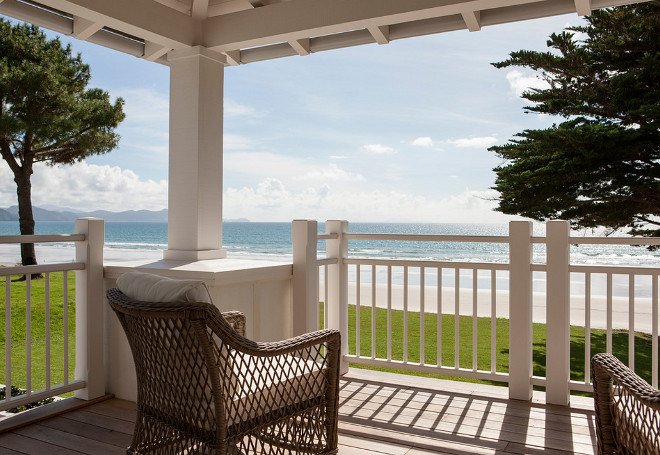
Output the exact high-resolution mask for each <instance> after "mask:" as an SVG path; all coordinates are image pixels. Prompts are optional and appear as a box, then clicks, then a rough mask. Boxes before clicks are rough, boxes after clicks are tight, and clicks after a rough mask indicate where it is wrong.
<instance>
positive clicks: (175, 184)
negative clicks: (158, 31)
mask: <svg viewBox="0 0 660 455" xmlns="http://www.w3.org/2000/svg"><path fill="white" fill-rule="evenodd" d="M167 60H168V62H169V64H170V163H169V166H170V167H169V181H168V184H169V187H168V188H169V192H168V210H169V211H168V217H167V250H166V251H165V252H164V258H165V259H175V260H185V261H197V260H203V259H219V258H223V257H225V256H226V251H225V250H223V249H222V101H223V93H222V90H223V78H224V66H225V63H226V59H225V57H224V56H223V55H222V54H220V53H217V52H213V51H210V50H208V49H206V48H203V47H200V46H195V47H192V48H188V49H181V50H176V51H173V52H170V53H169V54H167Z"/></svg>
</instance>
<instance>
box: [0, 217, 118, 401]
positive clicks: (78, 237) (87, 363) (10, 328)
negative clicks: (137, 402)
mask: <svg viewBox="0 0 660 455" xmlns="http://www.w3.org/2000/svg"><path fill="white" fill-rule="evenodd" d="M103 241H104V223H103V220H100V219H93V218H84V219H78V220H76V222H75V234H62V235H30V236H20V235H19V236H14V235H8V236H0V244H19V245H20V244H25V243H65V242H74V243H75V248H76V257H75V261H74V262H67V263H58V264H44V265H30V266H16V267H0V277H4V281H5V314H4V315H5V332H4V333H5V359H4V361H5V372H4V375H5V379H4V383H5V399H4V400H2V401H0V410H7V409H11V408H15V407H18V406H22V405H25V404H28V403H32V402H36V401H40V400H43V399H46V398H50V397H55V396H58V395H62V394H64V393H68V392H72V391H76V397H78V398H82V399H92V398H96V397H99V396H102V395H103V394H104V393H105V383H104V377H105V372H104V369H103V344H102V343H103V306H102V303H103V292H102V291H103ZM70 272H75V289H76V291H75V338H76V340H75V342H76V350H75V354H76V357H75V374H74V377H73V378H70V375H69V355H70V351H69V335H70V333H69V321H70V319H71V317H70V316H71V315H70V314H69V306H70V303H71V302H70V296H69V282H70V279H69V278H70ZM53 273H58V274H59V273H62V291H63V294H62V297H61V300H60V299H59V298H57V299H56V298H54V297H53V296H52V293H51V283H52V274H53ZM37 274H41V275H43V283H44V298H43V300H41V299H37V300H36V299H35V298H34V296H33V292H32V290H33V278H32V276H33V275H37ZM21 276H24V277H25V296H24V297H20V298H18V299H17V298H16V297H14V298H12V277H21ZM40 281H41V279H40ZM17 305H24V306H25V320H24V321H14V320H12V306H14V307H16V306H17ZM55 305H58V306H59V305H61V306H62V316H61V318H62V319H61V320H60V321H54V320H52V319H51V313H52V309H53V307H54V306H55ZM41 311H43V315H44V325H43V329H44V340H43V342H44V358H43V363H42V364H36V363H35V360H34V358H33V352H34V349H33V348H34V347H35V346H33V344H34V341H35V340H34V339H33V324H32V319H33V315H34V314H35V313H36V312H41ZM23 323H24V327H23ZM55 325H58V326H61V327H62V341H61V343H60V342H58V341H56V340H54V339H53V337H52V336H51V327H52V326H55ZM15 330H16V331H21V332H23V330H24V332H25V352H24V357H25V361H24V362H22V361H21V362H20V363H25V378H24V381H21V382H19V381H18V380H16V376H18V372H17V371H16V370H15V369H13V363H19V362H12V360H13V359H15V358H16V357H23V355H22V354H23V353H21V354H20V355H19V353H18V352H17V351H16V349H15V347H14V346H12V334H13V333H14V331H15ZM91 334H94V335H93V336H91ZM60 349H61V351H62V354H61V356H55V355H54V351H56V350H57V351H59V350H60ZM39 357H41V356H39ZM57 357H59V358H57ZM60 368H61V371H62V374H61V377H62V379H61V381H58V380H57V379H55V377H54V376H55V375H54V374H53V372H54V371H55V370H58V371H59V370H60ZM35 370H43V371H44V379H43V381H40V383H39V385H37V386H38V387H41V386H43V387H42V388H40V389H38V390H34V386H35V385H36V384H35V381H33V371H35ZM57 376H60V375H59V374H58V375H57ZM12 386H16V387H18V388H20V389H24V390H25V393H24V394H22V395H18V396H16V397H12V396H11V387H12Z"/></svg>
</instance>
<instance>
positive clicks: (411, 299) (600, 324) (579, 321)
mask: <svg viewBox="0 0 660 455" xmlns="http://www.w3.org/2000/svg"><path fill="white" fill-rule="evenodd" d="M320 289H321V299H323V283H321V285H320ZM356 291H357V287H356V283H349V286H348V303H349V304H350V305H355V304H356V301H357V292H356ZM372 295H373V292H372V285H371V283H362V284H361V285H360V305H361V306H371V304H372ZM403 297H404V287H403V285H398V284H393V285H392V297H391V299H392V309H395V310H403V306H404V298H403ZM441 297H442V298H441V311H442V313H443V314H455V309H456V301H455V299H456V293H455V291H454V288H447V287H445V288H443V290H442V296H441ZM421 302H422V292H421V287H420V286H408V311H416V312H417V311H419V310H420V306H421ZM387 303H388V295H387V285H386V284H378V283H377V285H376V307H378V308H387ZM495 303H496V311H495V314H496V316H497V317H499V318H508V317H509V294H508V291H497V292H496V296H495ZM651 303H652V302H651V299H650V298H636V299H635V330H636V331H639V332H646V333H651V329H652V327H651V320H652V319H651V315H652V313H651ZM628 308H629V304H628V299H627V298H621V297H614V298H613V299H612V309H613V316H612V327H613V328H614V329H626V330H627V329H628V311H629V310H628ZM606 310H607V299H606V298H605V296H602V295H592V297H591V327H592V328H596V329H606V328H607V311H606ZM424 311H425V312H427V313H437V312H438V293H437V287H436V286H425V287H424ZM459 314H461V315H472V314H473V291H472V290H471V289H460V291H459ZM477 315H478V316H482V317H490V316H491V292H490V291H489V290H482V289H480V290H477ZM532 318H533V320H534V322H539V323H545V321H546V305H545V293H539V292H537V293H534V294H533V310H532ZM571 325H577V326H584V325H585V302H584V296H579V295H572V296H571Z"/></svg>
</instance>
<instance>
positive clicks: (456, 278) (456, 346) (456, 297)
mask: <svg viewBox="0 0 660 455" xmlns="http://www.w3.org/2000/svg"><path fill="white" fill-rule="evenodd" d="M460 280H461V271H460V269H458V268H456V269H454V368H458V367H459V362H458V356H459V346H460V344H459V339H458V324H459V315H460V301H461V296H460V293H461V288H460V285H461V283H460Z"/></svg>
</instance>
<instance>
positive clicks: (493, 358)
mask: <svg viewBox="0 0 660 455" xmlns="http://www.w3.org/2000/svg"><path fill="white" fill-rule="evenodd" d="M496 370H497V271H496V270H495V269H493V270H491V271H490V372H491V373H495V371H496Z"/></svg>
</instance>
